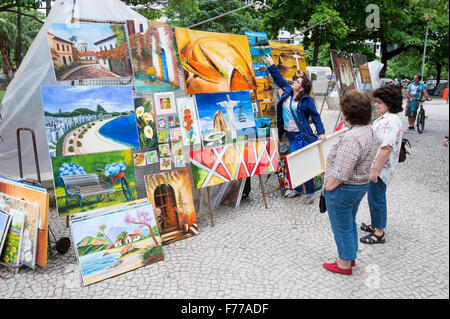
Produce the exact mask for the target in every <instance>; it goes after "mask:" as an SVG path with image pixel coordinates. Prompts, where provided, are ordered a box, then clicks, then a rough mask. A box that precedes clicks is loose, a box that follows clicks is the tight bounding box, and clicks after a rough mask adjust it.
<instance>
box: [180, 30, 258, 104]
mask: <svg viewBox="0 0 450 319" xmlns="http://www.w3.org/2000/svg"><path fill="white" fill-rule="evenodd" d="M175 37H176V41H177V46H178V52H179V56H180V62H181V67H182V71H183V76H184V84H185V88H186V94H187V95H191V94H200V93H215V92H229V91H243V90H254V89H255V88H256V83H255V74H254V71H253V63H252V57H251V54H250V48H249V45H248V40H247V37H246V36H245V35H237V34H224V33H215V32H205V31H196V30H191V29H184V28H175Z"/></svg>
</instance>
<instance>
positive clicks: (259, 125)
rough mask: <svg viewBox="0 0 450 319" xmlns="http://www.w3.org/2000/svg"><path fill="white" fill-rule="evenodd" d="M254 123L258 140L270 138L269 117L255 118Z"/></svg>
mask: <svg viewBox="0 0 450 319" xmlns="http://www.w3.org/2000/svg"><path fill="white" fill-rule="evenodd" d="M255 123H256V133H257V136H258V138H265V137H270V127H271V121H270V117H257V118H255Z"/></svg>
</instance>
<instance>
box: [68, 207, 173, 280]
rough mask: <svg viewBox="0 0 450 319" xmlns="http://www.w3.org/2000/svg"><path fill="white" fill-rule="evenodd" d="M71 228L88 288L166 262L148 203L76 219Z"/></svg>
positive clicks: (82, 215) (77, 216)
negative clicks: (105, 280) (162, 261)
mask: <svg viewBox="0 0 450 319" xmlns="http://www.w3.org/2000/svg"><path fill="white" fill-rule="evenodd" d="M70 226H71V230H72V235H73V240H74V243H75V251H76V255H77V257H78V261H79V263H80V267H81V274H82V278H83V283H84V285H89V284H92V283H95V282H99V281H101V280H104V279H107V278H110V277H113V276H116V275H120V274H122V273H125V272H128V271H130V270H134V269H137V268H139V267H143V266H146V265H149V264H153V263H155V262H158V261H161V260H164V254H163V251H162V246H161V236H160V233H159V231H158V227H157V225H156V219H155V216H154V213H153V208H152V205H151V204H150V203H149V202H148V201H147V200H138V201H135V202H134V203H131V204H130V203H129V204H125V205H123V204H122V205H119V206H115V207H111V208H108V209H103V210H94V211H91V212H88V213H86V214H83V213H80V214H77V215H74V216H73V217H72V219H71V222H70Z"/></svg>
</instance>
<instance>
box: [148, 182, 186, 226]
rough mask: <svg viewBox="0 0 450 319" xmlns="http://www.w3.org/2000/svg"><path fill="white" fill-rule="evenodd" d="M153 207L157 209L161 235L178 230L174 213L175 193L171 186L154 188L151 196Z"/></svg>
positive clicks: (176, 216)
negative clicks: (158, 210)
mask: <svg viewBox="0 0 450 319" xmlns="http://www.w3.org/2000/svg"><path fill="white" fill-rule="evenodd" d="M153 197H154V201H155V207H156V208H159V209H160V211H161V213H160V216H159V226H160V227H161V234H164V233H168V232H171V231H174V230H177V229H179V228H180V227H179V222H178V214H177V211H176V199H175V191H174V189H173V187H172V186H170V185H168V184H162V185H161V186H158V187H156V189H155V193H154V195H153Z"/></svg>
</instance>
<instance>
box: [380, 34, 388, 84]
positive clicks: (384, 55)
mask: <svg viewBox="0 0 450 319" xmlns="http://www.w3.org/2000/svg"><path fill="white" fill-rule="evenodd" d="M380 53H381V63H383V68H382V69H381V71H380V79H381V78H384V75H385V73H386V69H387V61H388V60H389V57H388V52H387V45H386V43H384V42H381V52H380Z"/></svg>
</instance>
